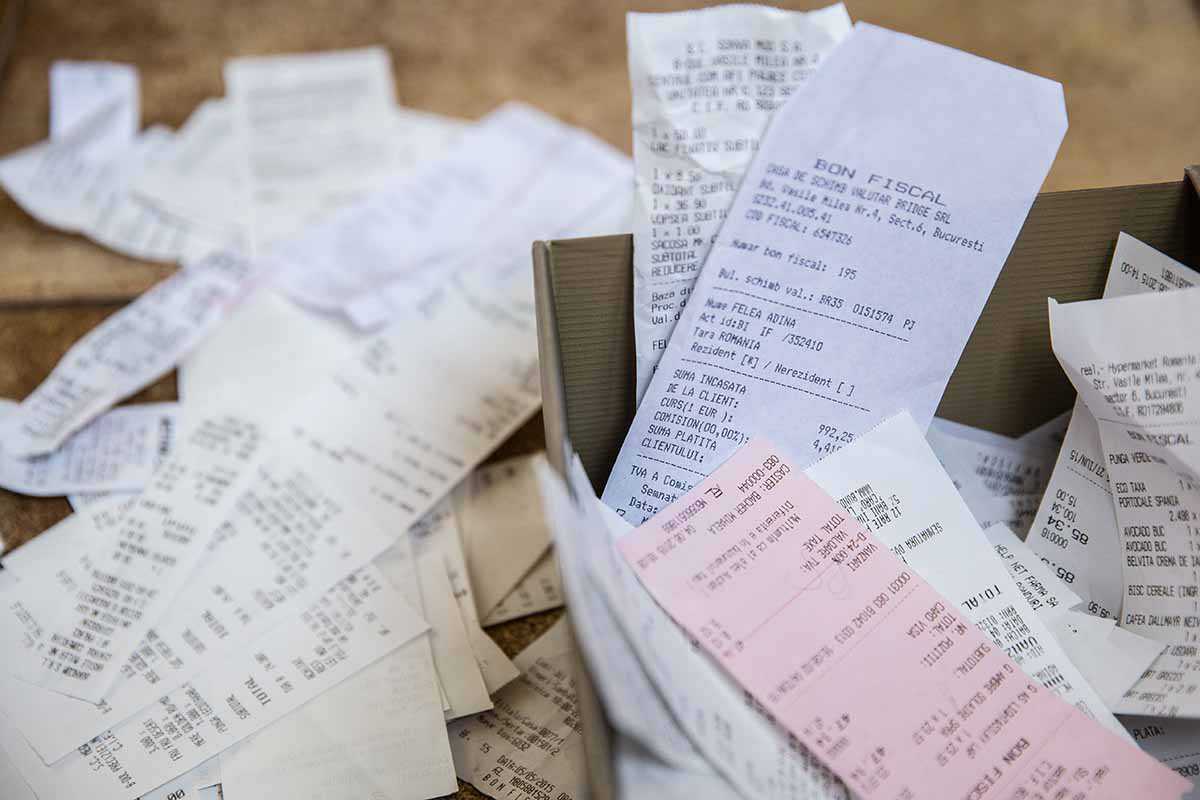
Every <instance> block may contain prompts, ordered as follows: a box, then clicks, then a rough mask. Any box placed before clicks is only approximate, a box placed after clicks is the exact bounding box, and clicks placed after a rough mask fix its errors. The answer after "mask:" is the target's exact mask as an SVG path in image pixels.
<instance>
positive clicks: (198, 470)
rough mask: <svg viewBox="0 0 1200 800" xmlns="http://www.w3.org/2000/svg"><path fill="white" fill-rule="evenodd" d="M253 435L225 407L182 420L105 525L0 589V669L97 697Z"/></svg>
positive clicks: (199, 548)
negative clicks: (166, 452) (171, 443)
mask: <svg viewBox="0 0 1200 800" xmlns="http://www.w3.org/2000/svg"><path fill="white" fill-rule="evenodd" d="M263 441H264V436H263V431H262V429H261V427H260V426H259V425H258V423H256V422H255V421H254V420H251V419H247V418H243V417H239V416H236V415H234V414H213V415H211V416H203V417H200V416H198V417H196V418H193V419H189V420H185V425H184V427H183V428H182V429H181V430H180V433H179V437H178V445H177V447H176V448H175V452H174V454H173V455H172V456H171V457H170V458H169V459H167V461H165V462H164V463H163V464H162V466H161V467H160V468H159V469H158V470H157V471H156V472H155V474H154V477H153V479H152V481H151V483H150V484H149V485H148V486H147V487H146V488H145V489H144V490H143V491H142V493H141V494H140V495H139V496H138V498H137V500H136V501H135V502H134V504H133V505H132V506H131V507H130V508H129V510H128V511H126V512H125V513H124V514H122V515H121V516H120V518H119V519H118V520H117V521H116V524H115V525H114V526H112V527H111V528H109V529H108V530H107V531H104V532H103V533H101V534H100V535H98V536H96V537H95V540H94V541H93V543H92V544H91V546H90V547H87V548H86V549H83V550H81V551H80V552H79V554H78V555H73V557H72V558H71V560H70V561H68V563H67V564H65V565H64V564H62V563H59V562H57V561H49V562H47V564H46V572H47V573H49V574H48V575H46V576H39V577H44V578H45V579H44V580H34V579H32V578H31V579H30V580H22V581H20V582H19V583H18V584H16V585H14V586H9V587H6V588H5V590H4V591H3V593H2V594H0V609H2V611H3V613H2V614H0V641H3V642H4V651H5V653H6V654H7V658H6V663H5V668H6V669H7V670H8V672H9V673H11V674H12V675H14V676H16V677H19V678H21V679H22V680H24V681H27V682H29V683H33V684H36V685H38V686H42V687H45V688H48V689H53V690H54V691H56V692H61V693H63V694H68V695H71V696H73V697H78V698H82V699H85V700H88V701H90V702H92V703H95V702H99V701H100V699H101V698H102V697H104V695H105V693H106V692H107V691H108V689H110V688H111V687H112V684H113V683H114V681H116V679H117V676H118V673H119V672H120V669H121V667H122V666H123V665H124V664H125V661H126V660H127V659H128V658H129V656H131V655H132V654H133V652H134V649H135V648H136V647H137V646H138V645H139V644H140V642H141V640H142V637H143V636H144V635H145V633H146V632H147V631H148V630H149V629H150V628H151V627H152V626H153V625H154V624H155V623H156V622H158V620H159V617H160V615H162V614H163V613H164V612H165V611H166V609H167V608H168V607H169V605H170V604H171V602H172V601H173V600H174V599H175V598H176V597H177V596H178V595H179V593H180V592H181V591H182V589H183V581H184V579H185V578H186V577H187V576H188V575H189V574H190V572H191V570H192V568H193V567H194V566H195V565H196V564H197V563H199V561H200V560H201V559H202V557H203V556H204V553H205V550H206V549H207V548H208V544H209V539H208V536H207V535H206V534H208V533H209V532H210V531H211V530H212V529H213V528H214V527H215V525H216V523H217V522H218V521H219V520H220V519H222V518H223V517H224V516H225V515H226V513H227V512H228V511H229V510H230V509H231V508H232V507H233V505H234V503H235V501H236V500H237V499H238V497H239V495H240V493H241V490H242V488H243V487H244V485H245V484H247V483H248V482H249V481H250V480H251V473H252V471H253V467H254V464H255V462H256V460H257V459H258V458H259V457H260V456H261V450H262V445H263ZM214 517H215V519H213V518H214ZM197 599H199V598H197ZM77 743H78V742H76V744H77Z"/></svg>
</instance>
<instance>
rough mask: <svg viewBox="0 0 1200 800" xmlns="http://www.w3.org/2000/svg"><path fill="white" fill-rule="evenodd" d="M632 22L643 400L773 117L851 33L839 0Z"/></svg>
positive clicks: (630, 18)
mask: <svg viewBox="0 0 1200 800" xmlns="http://www.w3.org/2000/svg"><path fill="white" fill-rule="evenodd" d="M626 19H627V22H626V27H627V35H628V44H629V83H630V88H631V90H632V94H633V157H634V163H635V165H636V168H635V169H636V173H637V193H636V203H635V205H634V226H633V237H634V239H633V290H634V300H633V310H634V317H633V318H634V334H635V335H634V342H635V344H636V348H637V387H638V388H637V395H636V396H637V398H638V399H639V400H640V399H641V396H642V393H643V392H644V391H645V388H646V386H647V384H649V382H650V377H651V376H652V375H653V374H654V367H655V365H656V364H657V363H658V359H659V357H660V356H661V355H662V352H663V349H664V348H665V347H666V346H667V339H668V338H669V337H670V335H671V331H672V330H673V329H674V327H675V321H676V320H677V319H679V315H680V312H681V311H682V309H683V307H684V305H685V304H686V302H687V298H688V296H689V294H690V293H691V290H692V286H693V284H695V282H696V276H697V275H699V274H700V267H701V266H703V264H704V259H705V258H706V257H707V256H708V250H709V248H710V247H711V246H712V243H713V240H714V239H716V236H717V231H718V230H720V227H721V223H722V221H724V219H725V215H726V212H727V211H728V210H729V206H730V204H731V203H732V202H733V198H734V194H735V193H736V192H737V188H738V184H739V183H740V181H741V177H742V174H743V173H744V172H745V171H746V168H747V167H749V166H750V161H751V160H752V159H753V158H754V155H755V153H756V152H757V151H758V145H759V141H760V140H761V139H762V137H763V132H764V131H765V130H766V128H767V123H768V122H770V120H771V115H772V114H773V113H774V112H775V110H776V109H777V108H778V107H779V106H781V105H782V104H783V103H784V101H785V100H787V98H788V97H790V96H791V95H792V94H793V93H794V92H795V91H796V88H797V87H798V86H800V85H801V84H803V83H804V82H805V81H806V80H808V78H809V76H811V75H812V73H813V72H814V71H815V70H816V69H817V68H818V67H819V66H820V64H821V62H822V60H823V59H824V57H825V56H826V55H827V54H828V53H829V52H830V51H831V50H832V49H833V48H834V47H835V46H836V45H837V43H838V42H840V41H841V40H842V39H843V38H844V37H845V36H846V34H848V33H849V32H850V15H849V14H847V13H846V8H845V6H843V5H842V4H841V3H839V4H837V5H832V6H829V7H828V8H824V9H821V10H819V11H810V12H798V11H784V10H782V9H778V8H769V7H766V6H750V5H733V6H723V7H716V8H706V9H695V10H691V11H681V12H678V13H674V14H629V15H627V17H626Z"/></svg>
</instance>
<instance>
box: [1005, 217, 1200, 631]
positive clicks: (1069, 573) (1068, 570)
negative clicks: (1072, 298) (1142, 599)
mask: <svg viewBox="0 0 1200 800" xmlns="http://www.w3.org/2000/svg"><path fill="white" fill-rule="evenodd" d="M1196 279H1197V276H1196V273H1194V272H1193V271H1192V270H1190V269H1188V268H1187V267H1185V266H1183V265H1182V264H1180V263H1179V262H1177V261H1175V260H1173V259H1170V258H1168V257H1166V256H1165V255H1163V254H1162V253H1160V252H1158V251H1157V250H1155V249H1154V248H1152V247H1149V246H1147V245H1145V244H1143V243H1142V242H1139V241H1138V240H1137V239H1135V238H1133V237H1132V236H1130V235H1129V234H1126V233H1122V234H1121V235H1120V236H1119V237H1118V238H1117V246H1116V250H1115V251H1114V253H1113V262H1112V266H1111V267H1110V268H1109V271H1108V281H1107V283H1105V286H1104V296H1105V297H1125V296H1127V295H1131V294H1140V293H1144V292H1162V291H1171V290H1175V289H1182V288H1186V287H1189V286H1192V285H1194V284H1195V282H1196ZM1113 502H1114V501H1113V497H1112V489H1111V487H1110V485H1109V476H1108V469H1107V467H1106V465H1105V458H1104V451H1103V449H1102V447H1101V444H1100V429H1099V427H1098V426H1097V425H1096V420H1095V419H1094V418H1093V417H1092V414H1091V412H1089V411H1088V408H1087V406H1086V405H1084V403H1083V401H1082V400H1077V401H1076V402H1075V407H1074V409H1073V410H1072V412H1071V421H1070V423H1069V424H1068V426H1067V431H1066V434H1065V436H1064V438H1063V442H1062V449H1061V450H1059V454H1058V460H1057V461H1056V462H1055V464H1054V471H1053V473H1052V474H1051V477H1050V482H1049V484H1048V486H1047V487H1046V493H1045V495H1044V496H1043V498H1042V503H1041V506H1040V507H1039V508H1038V511H1037V515H1036V516H1035V517H1034V520H1033V522H1032V524H1031V525H1030V528H1029V534H1028V536H1027V537H1026V541H1027V542H1028V543H1029V546H1030V547H1031V548H1032V549H1033V551H1034V552H1036V553H1037V554H1038V555H1039V556H1041V557H1042V559H1043V560H1044V561H1045V562H1046V563H1047V564H1049V565H1050V566H1051V567H1052V568H1053V569H1054V570H1055V574H1057V575H1058V576H1059V577H1060V578H1062V579H1063V580H1064V581H1066V582H1068V583H1070V584H1071V585H1072V587H1073V588H1074V589H1075V591H1076V592H1078V593H1079V595H1080V596H1082V597H1083V599H1084V600H1085V601H1086V602H1087V606H1086V610H1087V611H1088V612H1089V613H1091V614H1095V615H1097V616H1101V617H1110V618H1113V619H1116V618H1118V617H1119V616H1120V611H1121V595H1122V591H1123V589H1122V587H1123V585H1124V584H1123V583H1122V578H1121V545H1120V534H1119V533H1118V531H1117V518H1116V514H1115V511H1114V509H1113Z"/></svg>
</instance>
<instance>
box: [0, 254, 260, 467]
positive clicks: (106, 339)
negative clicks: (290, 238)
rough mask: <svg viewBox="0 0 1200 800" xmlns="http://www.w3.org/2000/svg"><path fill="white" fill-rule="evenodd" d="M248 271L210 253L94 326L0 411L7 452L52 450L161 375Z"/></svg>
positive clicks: (225, 305)
mask: <svg viewBox="0 0 1200 800" xmlns="http://www.w3.org/2000/svg"><path fill="white" fill-rule="evenodd" d="M251 274H252V268H251V265H250V264H249V263H248V262H247V261H245V260H244V259H242V258H241V257H239V256H236V255H233V254H232V253H226V252H221V253H214V254H212V255H211V256H209V257H207V258H205V259H204V260H203V261H200V262H199V263H197V264H195V265H193V266H191V267H188V268H187V269H184V270H181V271H180V272H179V273H177V274H175V275H172V276H171V277H170V278H167V279H166V280H164V281H162V282H161V283H159V284H157V285H155V286H154V287H153V288H152V289H150V290H149V291H148V292H146V293H145V294H143V295H142V296H141V297H139V298H138V299H137V300H134V301H133V302H132V303H130V304H129V305H128V306H126V307H125V308H123V309H121V310H120V311H118V312H117V313H115V314H113V315H112V316H111V317H109V318H108V319H106V320H105V321H104V322H102V323H101V324H100V325H98V326H96V327H95V328H93V329H92V330H91V331H89V332H88V334H87V335H86V336H84V337H83V338H82V339H80V340H79V341H78V342H76V343H75V344H74V345H72V347H71V349H70V350H68V351H67V354H66V355H64V356H63V357H62V359H61V360H60V361H59V362H58V364H57V365H55V367H54V370H53V371H51V373H50V375H49V376H48V377H47V378H46V379H45V380H44V381H42V383H41V384H40V385H39V386H38V387H37V388H36V389H34V390H33V392H31V393H30V394H29V396H28V397H26V398H25V399H24V400H22V401H21V404H20V406H18V407H17V408H16V409H15V410H13V411H11V412H9V413H7V414H5V415H4V417H3V419H0V440H3V442H4V449H5V453H6V454H7V455H9V456H18V457H28V456H38V455H45V454H46V453H50V452H53V451H54V450H56V449H58V447H59V446H61V445H62V443H63V442H64V441H65V440H66V439H67V437H68V436H70V435H71V434H73V433H75V432H76V431H77V430H79V429H80V428H82V427H83V426H84V425H87V424H88V423H89V422H91V421H92V420H93V419H95V418H96V417H97V416H98V415H99V414H101V413H102V412H104V411H106V410H108V408H109V407H110V406H112V405H113V404H114V403H116V402H117V401H118V400H121V399H123V398H125V397H128V396H129V395H131V394H134V393H135V392H137V391H138V390H139V389H141V388H143V387H144V386H147V385H148V384H150V383H153V382H154V381H155V380H157V379H158V378H160V377H161V376H162V375H165V374H166V373H167V372H169V371H170V370H171V369H172V368H173V367H174V366H175V364H176V363H177V362H178V361H179V359H180V358H182V357H183V356H184V355H185V354H186V353H187V352H188V351H189V350H191V349H192V348H193V347H195V346H196V344H198V343H199V342H200V340H201V339H203V338H204V336H205V335H207V334H208V332H209V331H210V330H212V328H213V327H214V326H216V325H217V323H219V322H220V321H221V320H222V319H223V318H224V316H225V314H226V313H227V312H228V310H229V308H230V307H231V306H232V305H233V304H234V303H236V302H237V300H238V299H239V298H240V297H241V294H242V292H243V290H244V288H245V287H246V285H247V282H248V281H249V280H250V277H251Z"/></svg>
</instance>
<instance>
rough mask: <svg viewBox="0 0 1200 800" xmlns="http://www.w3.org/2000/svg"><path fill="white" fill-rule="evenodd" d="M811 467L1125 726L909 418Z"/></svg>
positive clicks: (1010, 640) (992, 634) (868, 524)
mask: <svg viewBox="0 0 1200 800" xmlns="http://www.w3.org/2000/svg"><path fill="white" fill-rule="evenodd" d="M807 475H808V477H810V478H812V480H814V481H815V482H816V483H817V485H818V486H820V487H821V489H823V490H824V491H825V492H827V493H828V494H829V495H830V496H832V497H834V498H837V502H838V505H840V506H841V507H842V508H843V509H845V510H846V511H847V512H849V513H850V514H851V515H853V516H854V518H855V519H856V520H857V521H858V522H859V523H860V524H861V525H862V526H863V527H864V528H865V529H866V530H867V531H868V532H870V533H871V534H872V535H874V536H875V537H877V538H878V540H879V541H880V542H882V543H883V544H884V545H885V546H887V547H888V548H890V549H891V551H892V552H893V553H894V554H895V555H897V556H899V557H900V558H901V559H902V560H903V561H904V563H905V564H907V565H908V566H910V567H912V568H913V569H914V570H915V571H916V573H917V575H918V576H920V577H921V578H923V579H924V580H925V581H927V582H928V583H929V585H930V586H931V587H932V588H933V590H934V591H936V592H937V593H938V594H939V595H941V596H943V597H945V598H946V599H947V600H949V601H951V602H952V603H953V604H954V606H955V607H956V608H957V609H958V612H959V613H960V614H961V615H962V616H964V617H966V618H967V619H968V620H970V621H971V622H972V623H974V624H975V626H977V627H978V628H979V629H980V630H981V631H983V633H985V634H986V635H987V636H988V638H990V639H991V640H992V641H993V642H994V643H995V644H996V646H997V647H998V648H1000V649H1002V650H1003V651H1004V652H1005V653H1007V654H1008V656H1009V657H1010V658H1011V659H1012V660H1013V661H1014V662H1016V663H1017V664H1018V665H1019V666H1020V667H1021V669H1022V670H1024V671H1025V673H1026V674H1027V675H1028V676H1029V677H1030V678H1032V679H1034V680H1036V681H1038V682H1039V683H1040V684H1041V685H1042V686H1044V687H1045V688H1046V689H1047V690H1048V691H1050V692H1052V693H1054V694H1056V695H1058V696H1059V697H1061V698H1062V699H1063V700H1064V701H1066V702H1067V703H1069V704H1071V705H1072V706H1075V707H1076V708H1078V709H1079V710H1080V711H1082V712H1083V713H1084V714H1086V715H1087V716H1089V717H1091V718H1092V719H1094V720H1096V721H1097V722H1099V723H1100V724H1102V725H1104V726H1106V727H1107V728H1109V729H1110V730H1112V731H1114V732H1116V733H1119V734H1121V735H1124V729H1123V728H1122V727H1121V726H1120V724H1118V722H1117V721H1116V719H1114V718H1113V716H1112V714H1110V713H1108V710H1107V709H1106V708H1105V706H1104V703H1103V701H1102V700H1101V698H1100V696H1099V695H1098V694H1097V693H1096V692H1095V690H1094V689H1093V688H1092V687H1091V686H1090V685H1088V682H1087V681H1086V680H1085V679H1084V677H1083V675H1081V674H1080V672H1079V670H1078V669H1076V667H1075V666H1074V665H1073V664H1072V663H1071V661H1070V659H1069V658H1068V657H1067V654H1066V653H1065V652H1063V650H1062V648H1061V647H1059V645H1058V643H1057V642H1056V641H1055V640H1054V636H1053V634H1052V633H1051V632H1050V630H1049V629H1048V628H1047V626H1046V622H1045V621H1044V620H1043V619H1041V618H1040V617H1039V616H1038V614H1037V612H1036V611H1035V609H1034V607H1033V605H1032V603H1031V602H1030V597H1029V595H1028V593H1027V589H1028V587H1027V586H1026V585H1022V582H1021V581H1020V580H1017V579H1016V578H1015V576H1014V575H1013V574H1012V570H1011V564H1006V563H1004V562H1003V561H1002V560H1001V558H1000V557H999V556H998V555H997V554H996V552H995V550H994V548H993V546H992V544H991V543H990V542H989V541H988V538H987V537H986V536H985V534H984V533H983V531H982V530H981V529H980V527H979V525H978V524H977V523H976V522H975V520H974V519H973V518H972V516H971V513H970V511H969V510H968V509H967V507H966V506H965V504H964V503H963V501H962V499H961V498H960V497H959V496H958V494H957V493H956V492H955V488H954V484H953V483H952V482H951V481H950V479H949V477H948V476H947V474H946V473H945V472H944V471H943V470H942V469H941V467H940V465H939V464H938V461H937V458H936V457H935V455H934V453H933V451H932V450H931V449H930V448H929V445H928V444H926V443H925V442H923V441H922V437H921V432H920V429H919V428H917V426H916V424H915V423H914V422H913V420H912V417H910V416H909V415H908V414H907V413H902V414H899V415H897V416H895V417H893V418H891V419H888V420H887V421H885V422H883V423H882V424H880V425H879V426H878V427H876V428H875V429H873V430H871V431H870V432H868V433H866V434H863V435H862V436H861V437H859V438H858V439H857V440H855V442H853V443H852V444H850V445H848V446H847V447H845V448H843V449H842V450H839V451H838V452H837V453H836V454H834V455H832V456H830V457H829V458H827V459H825V460H823V461H821V462H819V463H817V464H814V465H813V466H812V467H810V468H809V469H808V470H807ZM967 564H969V565H970V568H969V569H963V565H967ZM1025 583H1028V581H1027V580H1026V581H1025ZM1047 602H1048V601H1047Z"/></svg>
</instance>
